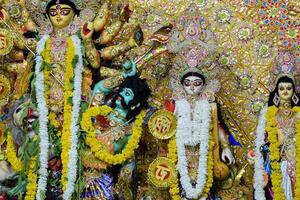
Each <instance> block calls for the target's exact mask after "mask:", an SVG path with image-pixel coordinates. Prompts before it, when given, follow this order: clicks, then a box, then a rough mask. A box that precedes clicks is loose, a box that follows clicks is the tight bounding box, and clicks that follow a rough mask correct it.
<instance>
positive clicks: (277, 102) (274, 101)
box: [273, 93, 280, 106]
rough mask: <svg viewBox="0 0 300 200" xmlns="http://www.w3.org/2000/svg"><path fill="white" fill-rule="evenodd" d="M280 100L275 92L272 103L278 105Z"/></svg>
mask: <svg viewBox="0 0 300 200" xmlns="http://www.w3.org/2000/svg"><path fill="white" fill-rule="evenodd" d="M279 102H280V97H279V96H278V95H277V93H275V96H274V98H273V103H274V104H275V106H278V105H279Z"/></svg>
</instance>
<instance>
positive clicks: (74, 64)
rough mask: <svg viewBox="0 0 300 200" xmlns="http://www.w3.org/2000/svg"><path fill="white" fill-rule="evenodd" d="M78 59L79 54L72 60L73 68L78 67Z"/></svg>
mask: <svg viewBox="0 0 300 200" xmlns="http://www.w3.org/2000/svg"><path fill="white" fill-rule="evenodd" d="M78 59H79V56H78V55H75V56H74V58H73V61H72V66H73V68H75V67H76V64H77V62H78Z"/></svg>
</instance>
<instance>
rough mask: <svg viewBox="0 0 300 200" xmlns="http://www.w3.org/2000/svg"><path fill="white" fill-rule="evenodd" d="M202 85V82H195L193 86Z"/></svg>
mask: <svg viewBox="0 0 300 200" xmlns="http://www.w3.org/2000/svg"><path fill="white" fill-rule="evenodd" d="M202 84H203V82H202V81H200V80H199V81H195V82H194V86H200V85H202Z"/></svg>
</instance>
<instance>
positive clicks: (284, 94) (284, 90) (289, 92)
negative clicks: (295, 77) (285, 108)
mask: <svg viewBox="0 0 300 200" xmlns="http://www.w3.org/2000/svg"><path fill="white" fill-rule="evenodd" d="M293 94H294V89H293V84H292V83H289V82H281V83H279V84H278V95H279V97H280V100H284V101H290V100H291V98H292V96H293Z"/></svg>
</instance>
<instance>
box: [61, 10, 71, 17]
mask: <svg viewBox="0 0 300 200" xmlns="http://www.w3.org/2000/svg"><path fill="white" fill-rule="evenodd" d="M70 12H71V9H63V10H62V11H61V12H60V14H61V15H64V16H67V15H68V14H69V13H70Z"/></svg>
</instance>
